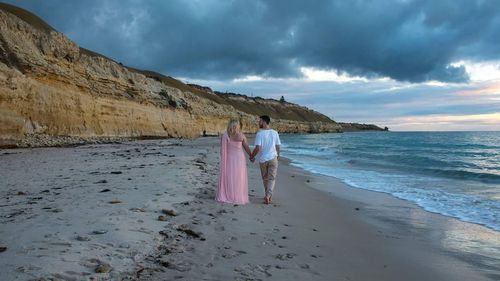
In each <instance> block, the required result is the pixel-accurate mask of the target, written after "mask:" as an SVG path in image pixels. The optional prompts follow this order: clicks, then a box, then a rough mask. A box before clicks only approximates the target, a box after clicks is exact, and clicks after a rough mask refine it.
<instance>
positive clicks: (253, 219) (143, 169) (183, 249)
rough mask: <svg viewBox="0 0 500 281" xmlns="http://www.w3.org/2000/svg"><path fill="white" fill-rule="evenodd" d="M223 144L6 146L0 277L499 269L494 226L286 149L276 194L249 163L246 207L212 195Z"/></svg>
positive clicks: (380, 276) (0, 160) (393, 274)
mask: <svg viewBox="0 0 500 281" xmlns="http://www.w3.org/2000/svg"><path fill="white" fill-rule="evenodd" d="M218 154H219V141H218V138H215V137H209V138H200V139H196V140H169V139H167V140H143V141H131V142H123V143H112V144H99V145H83V146H77V147H65V148H36V149H4V150H0V173H1V182H0V194H1V196H0V220H1V224H0V249H1V250H2V251H1V252H0V268H1V269H2V270H1V271H0V280H498V278H499V277H500V264H499V259H495V258H494V256H495V253H496V255H497V257H498V250H499V247H500V235H499V233H498V232H495V231H492V230H489V229H487V228H485V227H482V226H479V225H473V224H468V223H463V222H460V221H458V220H455V219H452V218H448V217H444V216H441V215H437V214H432V213H429V212H425V211H423V210H422V209H419V208H418V207H417V206H415V205H413V204H411V203H409V202H406V201H403V200H399V199H396V198H393V197H391V196H389V195H386V194H382V193H376V192H369V191H365V190H361V189H355V188H352V187H349V186H347V185H345V184H343V183H342V182H340V181H337V180H336V179H334V178H329V177H323V176H318V175H313V174H310V173H307V172H305V171H303V170H300V169H298V168H295V167H293V166H292V165H290V163H288V161H287V160H286V159H282V160H281V162H280V167H279V174H278V181H277V186H276V194H275V196H274V203H273V204H271V205H264V204H262V196H263V187H262V183H261V181H260V175H259V171H258V167H257V164H251V163H250V162H248V167H249V190H250V201H251V203H250V204H248V205H245V206H235V205H231V204H222V203H217V202H215V201H214V200H213V197H214V190H215V188H216V185H217V180H218V178H217V177H218ZM477 247H483V248H484V251H485V255H478V254H477V252H475V254H472V253H471V252H470V251H468V249H471V248H477ZM488 251H489V252H488ZM488 253H490V254H491V255H489V254H488ZM492 257H493V258H492Z"/></svg>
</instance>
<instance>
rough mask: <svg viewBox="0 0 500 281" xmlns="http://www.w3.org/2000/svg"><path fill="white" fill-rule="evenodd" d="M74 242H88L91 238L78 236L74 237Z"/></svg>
mask: <svg viewBox="0 0 500 281" xmlns="http://www.w3.org/2000/svg"><path fill="white" fill-rule="evenodd" d="M76 240H78V241H90V240H91V238H90V237H88V236H80V235H78V236H77V237H76Z"/></svg>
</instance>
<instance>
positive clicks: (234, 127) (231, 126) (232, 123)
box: [227, 119, 241, 137]
mask: <svg viewBox="0 0 500 281" xmlns="http://www.w3.org/2000/svg"><path fill="white" fill-rule="evenodd" d="M238 125H240V121H238V120H236V119H231V120H229V123H227V135H228V136H229V137H234V136H236V135H237V134H238V133H239V132H240V129H238ZM240 128H241V125H240Z"/></svg>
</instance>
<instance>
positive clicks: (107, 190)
mask: <svg viewBox="0 0 500 281" xmlns="http://www.w3.org/2000/svg"><path fill="white" fill-rule="evenodd" d="M109 191H111V189H109V188H106V189H103V190H101V191H99V192H109Z"/></svg>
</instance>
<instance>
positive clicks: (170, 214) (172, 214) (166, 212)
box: [161, 209, 178, 217]
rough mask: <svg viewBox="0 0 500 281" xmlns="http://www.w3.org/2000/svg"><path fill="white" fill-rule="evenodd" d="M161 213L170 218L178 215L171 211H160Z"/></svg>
mask: <svg viewBox="0 0 500 281" xmlns="http://www.w3.org/2000/svg"><path fill="white" fill-rule="evenodd" d="M161 212H162V213H164V214H165V215H169V216H172V217H175V216H177V215H178V214H177V212H176V211H174V210H172V209H162V210H161Z"/></svg>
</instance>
